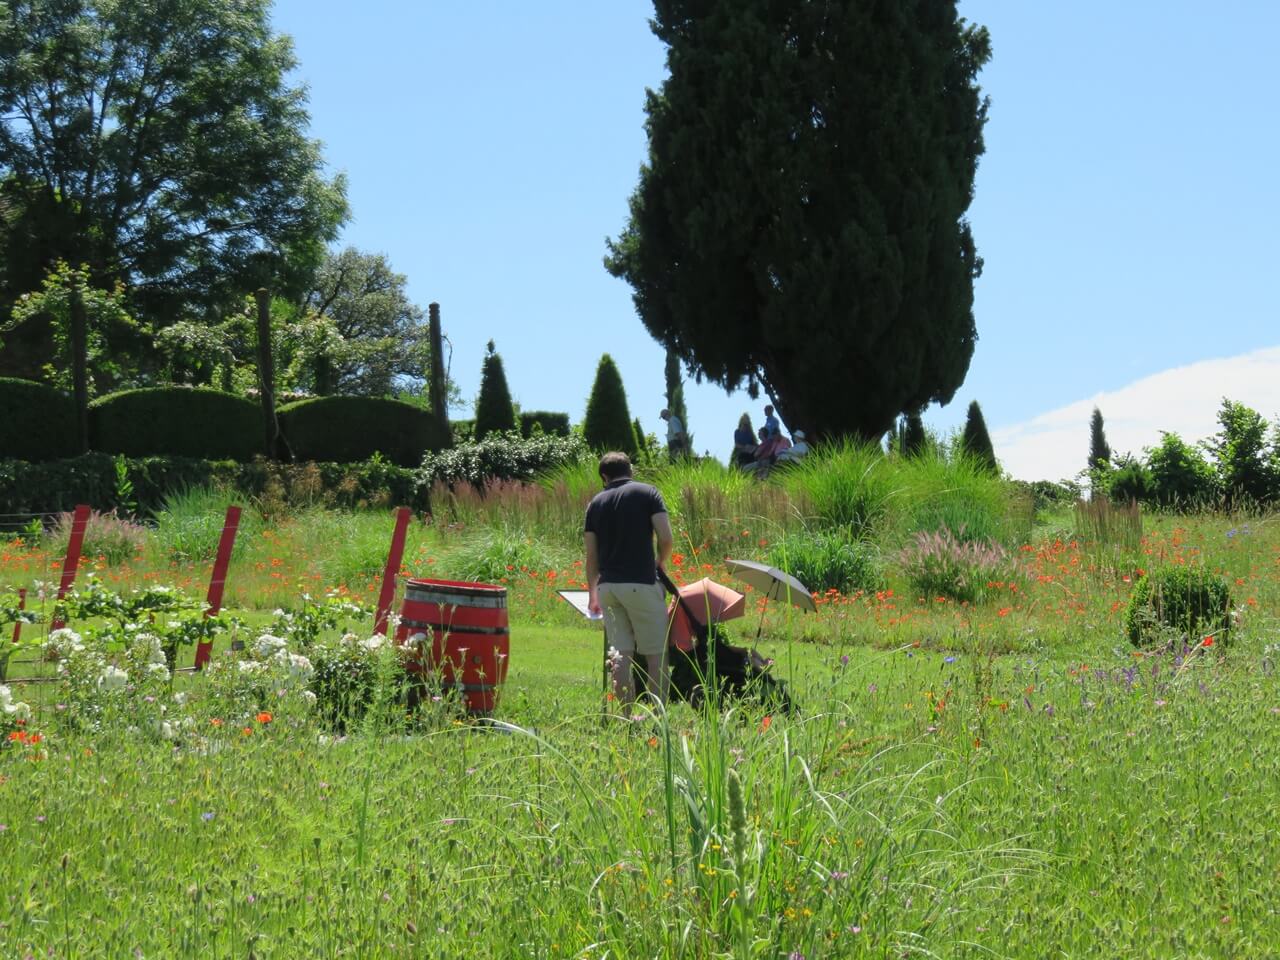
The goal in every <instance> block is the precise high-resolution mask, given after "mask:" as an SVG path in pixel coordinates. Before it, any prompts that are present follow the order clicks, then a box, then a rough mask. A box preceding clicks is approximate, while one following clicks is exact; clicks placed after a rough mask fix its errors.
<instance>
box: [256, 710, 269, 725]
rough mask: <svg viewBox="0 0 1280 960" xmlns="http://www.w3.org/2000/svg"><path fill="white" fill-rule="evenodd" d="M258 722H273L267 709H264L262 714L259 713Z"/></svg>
mask: <svg viewBox="0 0 1280 960" xmlns="http://www.w3.org/2000/svg"><path fill="white" fill-rule="evenodd" d="M258 722H259V723H270V722H271V714H269V713H267V711H265V710H263V711H262V712H261V713H260V714H258Z"/></svg>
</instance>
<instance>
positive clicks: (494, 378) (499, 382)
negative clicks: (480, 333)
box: [476, 340, 516, 440]
mask: <svg viewBox="0 0 1280 960" xmlns="http://www.w3.org/2000/svg"><path fill="white" fill-rule="evenodd" d="M514 429H516V410H515V407H514V406H513V405H512V403H511V391H510V390H509V389H508V388H507V375H506V372H505V371H503V369H502V357H500V356H498V354H497V352H496V351H495V350H494V345H493V341H492V340H490V341H489V348H488V352H487V353H486V354H485V357H484V367H483V368H482V369H481V371H480V399H478V400H477V401H476V439H477V440H483V439H484V438H485V435H486V434H490V433H502V432H504V431H507V430H514Z"/></svg>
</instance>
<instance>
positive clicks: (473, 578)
mask: <svg viewBox="0 0 1280 960" xmlns="http://www.w3.org/2000/svg"><path fill="white" fill-rule="evenodd" d="M560 559H562V558H560V557H557V556H555V555H554V554H553V553H552V552H551V551H550V550H548V549H547V547H546V545H545V544H544V543H542V542H541V541H540V540H537V539H535V538H534V537H531V536H527V535H525V534H524V533H522V532H521V531H519V530H514V529H511V528H508V527H500V528H497V529H493V530H487V531H485V532H484V533H483V534H481V535H479V536H478V537H476V538H475V539H473V540H470V541H469V542H467V543H466V544H464V545H463V546H462V547H460V548H459V549H458V550H456V551H454V552H452V553H450V555H449V556H448V557H447V558H446V560H445V561H444V563H445V566H444V570H445V571H447V572H448V574H449V575H450V576H451V577H452V578H453V579H456V580H465V581H468V582H483V583H498V582H500V581H502V580H504V579H508V580H510V579H515V578H518V577H525V576H528V575H529V574H530V573H542V572H544V571H546V570H554V569H555V568H556V566H557V563H558V561H559V560H560Z"/></svg>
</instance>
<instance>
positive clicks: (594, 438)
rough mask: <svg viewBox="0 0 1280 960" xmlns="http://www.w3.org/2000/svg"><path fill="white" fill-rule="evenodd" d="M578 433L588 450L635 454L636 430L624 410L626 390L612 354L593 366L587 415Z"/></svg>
mask: <svg viewBox="0 0 1280 960" xmlns="http://www.w3.org/2000/svg"><path fill="white" fill-rule="evenodd" d="M582 435H583V436H584V437H585V438H586V440H587V446H589V447H590V448H591V449H592V450H599V451H606V450H621V451H622V452H623V453H625V454H627V455H628V456H635V453H636V431H635V426H634V425H633V424H632V422H631V414H630V413H629V412H628V410H627V392H626V390H624V389H623V387H622V375H621V374H620V373H618V367H617V365H616V364H615V363H614V362H613V357H611V356H609V355H608V354H607V353H606V354H605V355H604V356H603V357H601V358H600V366H599V367H597V368H596V379H595V382H594V383H593V384H592V385H591V396H590V398H588V400H587V414H586V416H585V417H584V418H583V420H582Z"/></svg>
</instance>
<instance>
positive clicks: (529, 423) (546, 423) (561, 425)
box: [520, 410, 569, 440]
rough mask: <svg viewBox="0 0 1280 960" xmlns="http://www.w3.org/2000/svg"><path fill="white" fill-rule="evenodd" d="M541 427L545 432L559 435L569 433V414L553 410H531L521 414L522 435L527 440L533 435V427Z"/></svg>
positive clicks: (562, 435) (563, 435)
mask: <svg viewBox="0 0 1280 960" xmlns="http://www.w3.org/2000/svg"><path fill="white" fill-rule="evenodd" d="M535 426H538V427H541V428H542V432H543V433H550V434H554V435H555V436H557V437H567V436H568V435H569V415H568V414H567V413H556V412H554V411H551V410H530V411H527V412H522V413H521V414H520V435H521V436H523V437H524V438H525V439H526V440H527V439H528V438H529V437H531V436H532V435H533V428H534V427H535Z"/></svg>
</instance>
